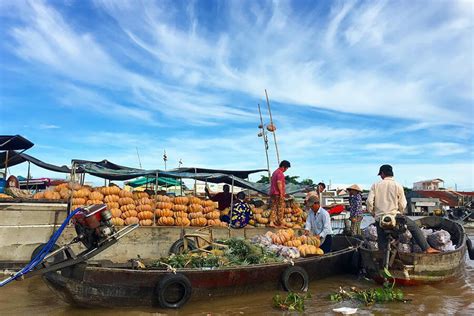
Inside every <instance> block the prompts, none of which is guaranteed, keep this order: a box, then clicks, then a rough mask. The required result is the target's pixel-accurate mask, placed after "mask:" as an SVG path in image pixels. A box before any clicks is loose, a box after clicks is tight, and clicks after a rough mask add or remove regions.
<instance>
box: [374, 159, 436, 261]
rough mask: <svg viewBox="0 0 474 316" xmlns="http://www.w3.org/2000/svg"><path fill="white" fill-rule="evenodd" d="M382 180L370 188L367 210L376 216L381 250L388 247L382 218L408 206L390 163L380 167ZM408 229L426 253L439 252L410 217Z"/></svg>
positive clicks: (407, 219) (401, 210)
mask: <svg viewBox="0 0 474 316" xmlns="http://www.w3.org/2000/svg"><path fill="white" fill-rule="evenodd" d="M378 175H379V176H380V178H382V181H379V182H377V183H374V184H373V185H372V187H371V188H370V192H369V196H368V197H367V210H368V211H369V212H370V213H371V214H372V215H373V216H374V218H375V222H376V226H377V234H378V244H379V249H380V250H385V249H387V236H386V234H385V231H384V230H383V229H382V228H381V227H380V218H381V217H382V216H384V215H397V214H403V212H404V211H405V207H406V206H407V200H406V198H405V192H404V190H403V187H402V186H401V185H400V184H398V183H397V182H395V180H394V179H393V169H392V166H390V165H383V166H381V167H380V170H379V174H378ZM405 219H406V225H407V228H408V230H409V231H410V233H411V234H412V236H413V239H415V242H416V243H417V244H418V246H420V248H421V249H422V250H423V251H424V252H426V253H437V252H439V251H438V250H436V249H434V248H431V247H430V245H429V244H428V242H427V241H426V238H425V236H423V233H422V232H421V229H420V228H419V227H418V225H416V223H415V222H414V221H412V220H411V219H410V218H408V217H405Z"/></svg>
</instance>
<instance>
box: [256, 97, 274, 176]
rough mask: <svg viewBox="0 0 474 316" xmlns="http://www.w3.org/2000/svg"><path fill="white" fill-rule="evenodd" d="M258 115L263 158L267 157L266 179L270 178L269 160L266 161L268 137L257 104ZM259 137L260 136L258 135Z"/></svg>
mask: <svg viewBox="0 0 474 316" xmlns="http://www.w3.org/2000/svg"><path fill="white" fill-rule="evenodd" d="M258 114H259V115H260V126H259V127H260V130H261V132H260V133H261V134H262V138H263V146H264V148H265V156H266V157H267V170H268V179H270V178H271V175H270V160H268V137H267V132H266V131H265V126H264V125H263V118H262V111H261V110H260V104H258ZM259 136H260V135H259Z"/></svg>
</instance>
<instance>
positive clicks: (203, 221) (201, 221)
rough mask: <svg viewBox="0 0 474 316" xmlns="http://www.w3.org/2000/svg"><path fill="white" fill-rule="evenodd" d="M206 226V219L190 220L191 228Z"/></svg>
mask: <svg viewBox="0 0 474 316" xmlns="http://www.w3.org/2000/svg"><path fill="white" fill-rule="evenodd" d="M206 225H207V219H205V218H204V217H198V218H193V219H191V226H206Z"/></svg>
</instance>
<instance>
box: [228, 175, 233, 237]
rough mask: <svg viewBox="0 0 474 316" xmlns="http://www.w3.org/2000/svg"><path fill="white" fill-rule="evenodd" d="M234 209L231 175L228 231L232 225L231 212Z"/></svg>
mask: <svg viewBox="0 0 474 316" xmlns="http://www.w3.org/2000/svg"><path fill="white" fill-rule="evenodd" d="M233 209H234V175H232V188H231V189H230V210H229V214H230V216H229V225H228V228H229V229H230V224H231V223H232V211H233Z"/></svg>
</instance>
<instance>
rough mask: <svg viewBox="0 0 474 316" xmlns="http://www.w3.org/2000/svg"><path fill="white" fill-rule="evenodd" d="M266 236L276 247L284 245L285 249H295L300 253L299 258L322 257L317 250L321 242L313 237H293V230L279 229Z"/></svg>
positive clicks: (321, 253)
mask: <svg viewBox="0 0 474 316" xmlns="http://www.w3.org/2000/svg"><path fill="white" fill-rule="evenodd" d="M266 236H268V237H270V238H271V240H272V243H274V244H276V245H284V246H287V247H295V248H297V249H298V251H299V252H300V256H301V257H307V256H310V255H323V254H324V252H323V250H321V248H319V246H320V244H321V241H320V239H319V238H318V237H315V236H299V237H297V236H296V235H295V232H294V230H293V229H291V228H288V229H280V230H278V231H277V232H276V233H273V232H267V233H266Z"/></svg>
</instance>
